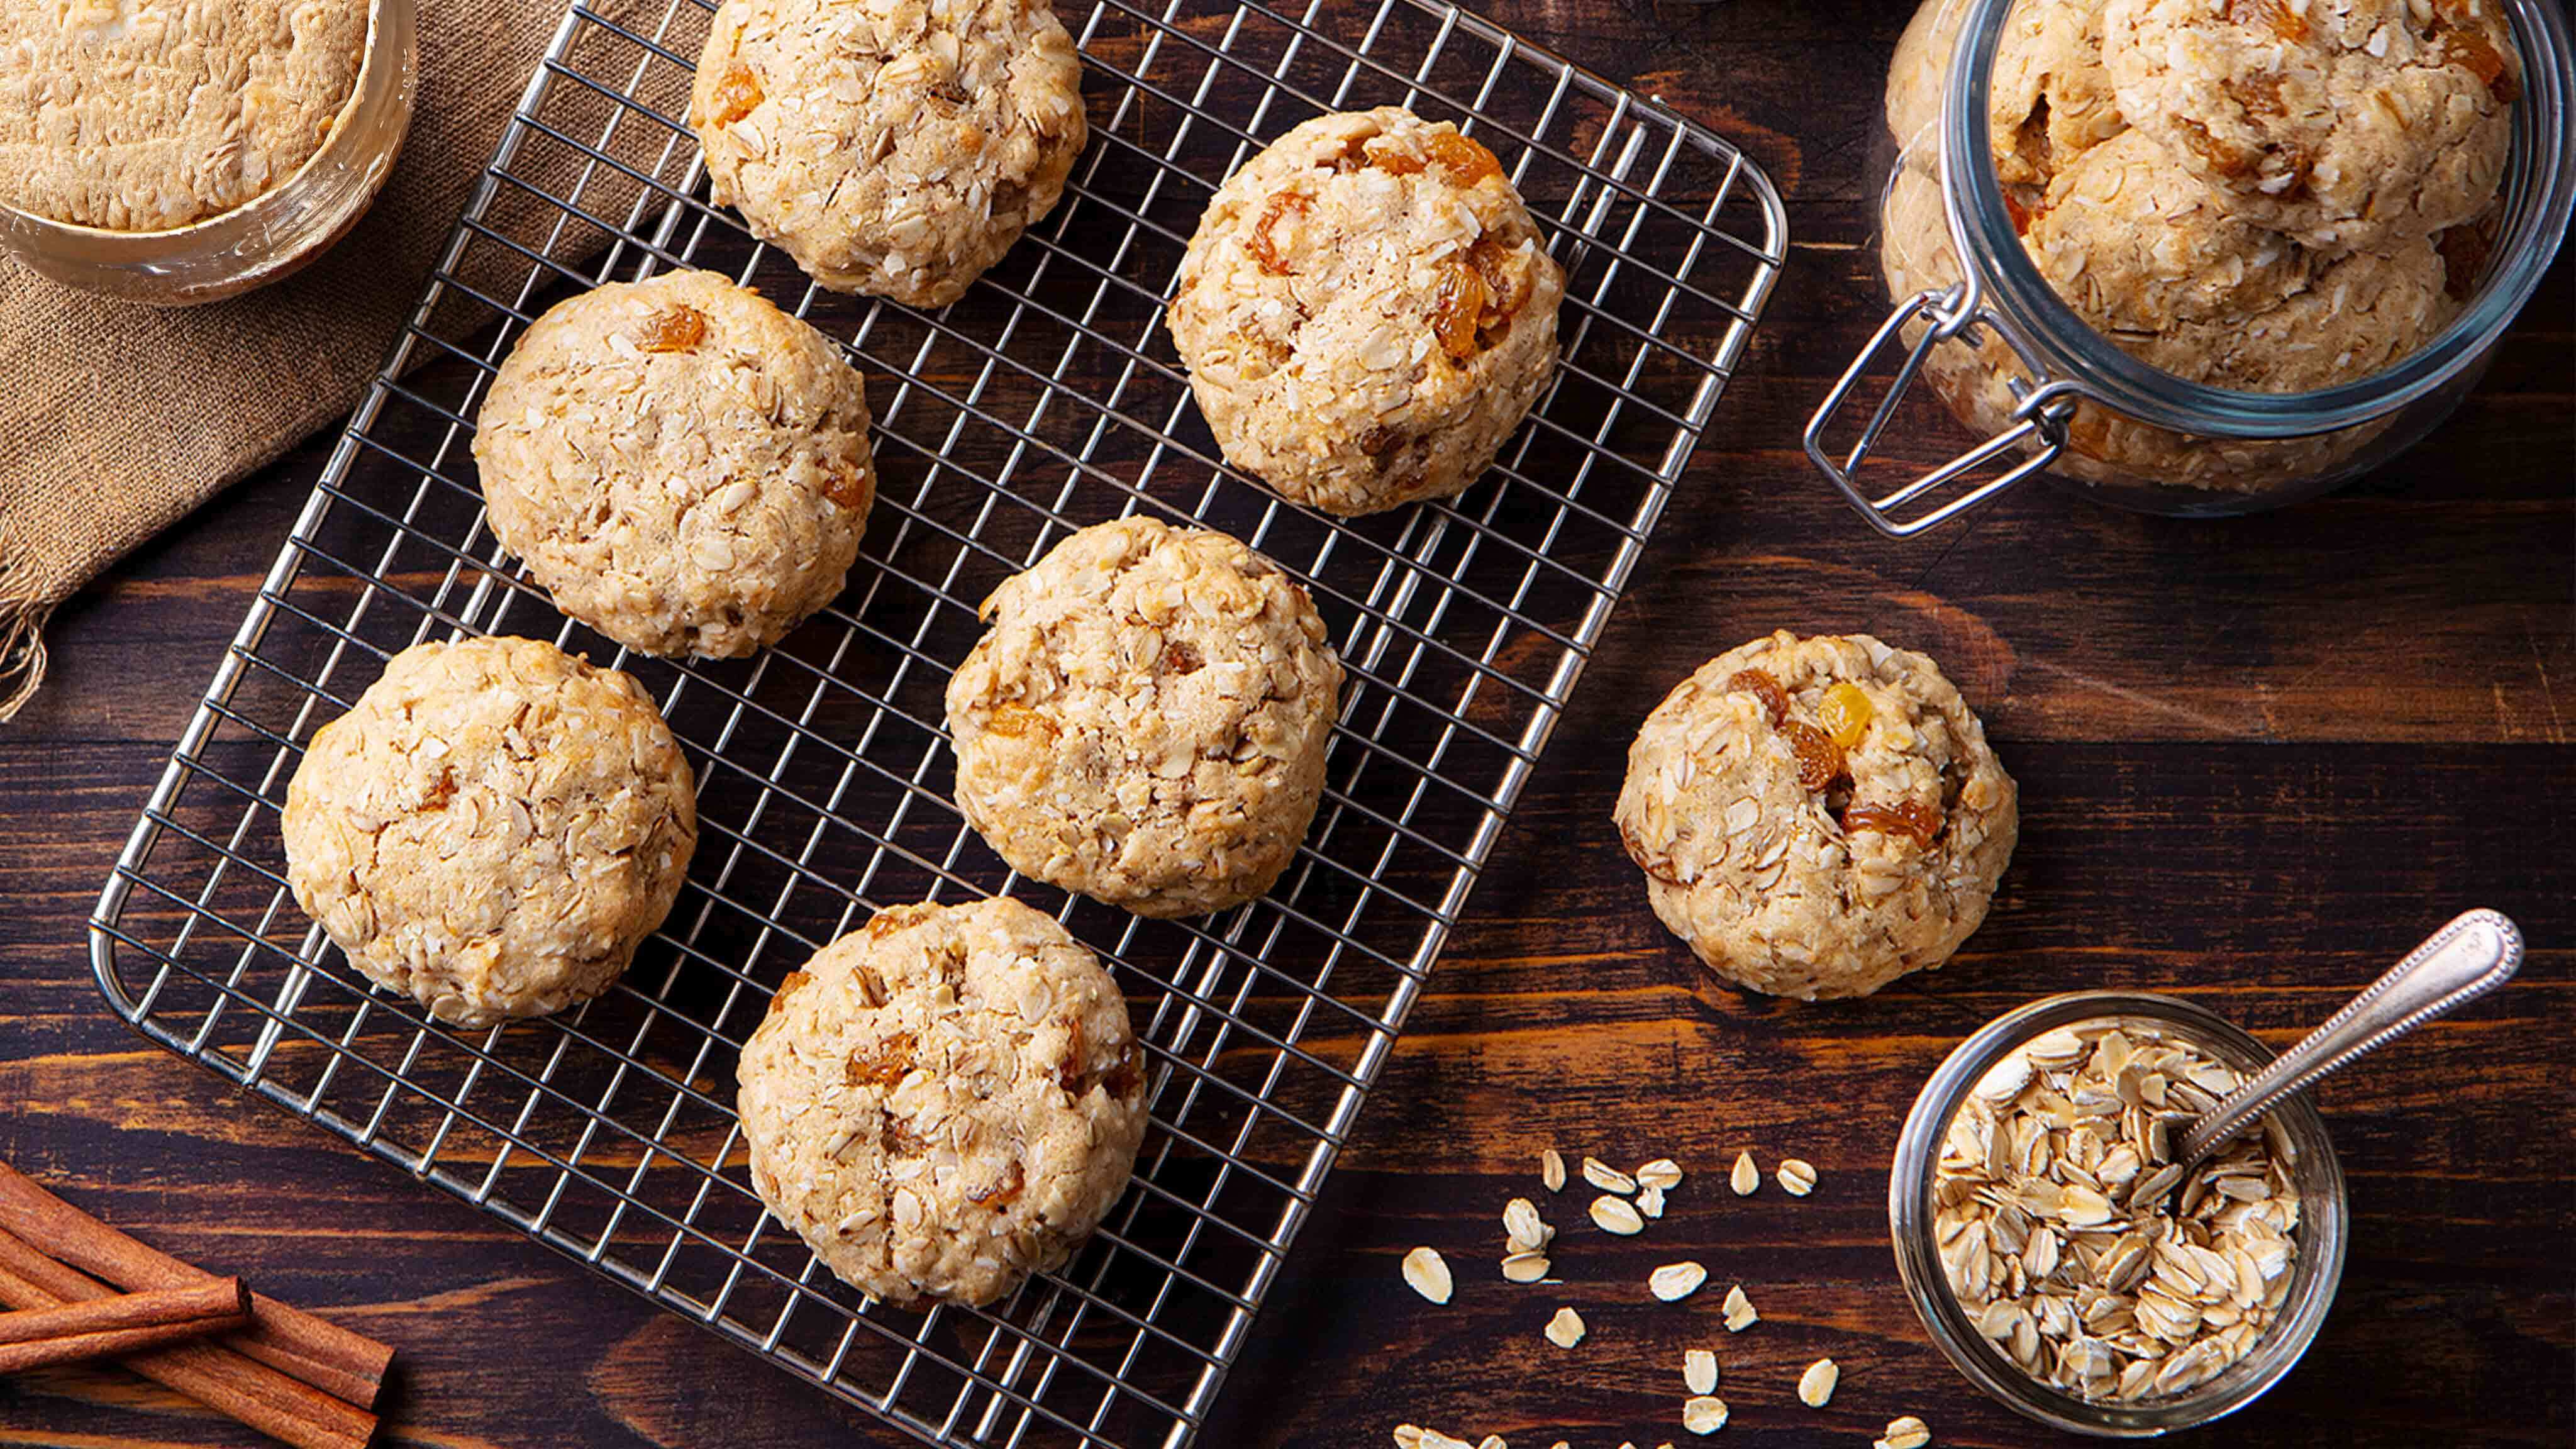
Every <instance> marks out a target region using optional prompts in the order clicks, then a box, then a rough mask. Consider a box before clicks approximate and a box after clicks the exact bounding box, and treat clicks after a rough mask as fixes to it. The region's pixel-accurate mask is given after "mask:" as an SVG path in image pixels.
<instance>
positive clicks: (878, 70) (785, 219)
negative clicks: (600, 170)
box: [689, 0, 1088, 307]
mask: <svg viewBox="0 0 2576 1449" xmlns="http://www.w3.org/2000/svg"><path fill="white" fill-rule="evenodd" d="M689 126H690V129H692V130H694V131H696V132H697V134H698V141H699V144H700V145H702V146H704V147H705V149H706V157H707V178H708V181H709V184H710V186H711V188H712V190H713V192H714V194H715V199H716V201H717V203H718V204H719V205H724V206H731V207H734V208H737V209H738V210H740V211H741V212H742V215H743V219H744V220H745V221H747V222H749V223H750V224H751V229H752V230H753V231H755V232H757V233H759V234H760V236H761V237H762V238H763V239H764V240H767V241H770V242H774V243H776V244H777V245H778V246H780V247H781V248H783V249H785V251H786V252H787V254H788V255H789V256H792V257H794V258H795V259H796V263H797V265H798V266H801V267H803V268H804V269H805V272H806V274H807V275H808V276H811V277H812V278H813V279H814V280H815V281H817V282H820V283H822V284H823V285H824V286H826V287H830V288H832V289H833V290H834V291H840V292H867V293H871V294H874V295H876V296H881V297H891V298H893V299H894V300H896V301H898V302H902V303H906V304H908V305H910V306H915V307H940V306H945V305H947V304H948V303H950V302H954V301H956V300H957V299H958V298H959V297H960V296H962V295H964V293H965V291H966V288H967V285H968V284H969V283H971V282H973V281H974V280H975V279H976V278H977V277H979V276H982V275H983V274H984V269H985V268H987V267H990V266H991V265H993V263H995V262H997V261H999V260H1001V258H1002V253H1004V252H1006V251H1008V250H1010V247H1011V243H1013V242H1015V241H1017V240H1019V237H1020V233H1021V232H1023V231H1025V230H1027V229H1028V227H1029V226H1030V225H1031V224H1032V223H1034V222H1035V221H1037V220H1038V219H1039V218H1040V217H1043V216H1045V215H1046V214H1047V212H1048V211H1049V210H1050V209H1051V208H1053V207H1054V205H1055V203H1056V198H1057V197H1058V196H1060V195H1061V194H1062V193H1063V191H1064V180H1065V177H1066V176H1067V175H1069V174H1071V172H1072V170H1073V163H1074V159H1075V158H1076V157H1078V156H1080V155H1081V154H1082V146H1083V142H1084V140H1085V139H1086V137H1087V136H1088V132H1087V130H1086V129H1085V123H1084V120H1083V114H1082V61H1081V58H1080V57H1079V56H1078V55H1076V54H1075V52H1074V48H1073V39H1072V37H1070V36H1068V35H1066V34H1065V31H1064V26H1063V24H1062V23H1061V22H1060V21H1058V20H1057V19H1056V16H1055V10H1054V9H1053V7H1051V6H1050V5H1049V4H1048V3H1047V0H725V3H724V5H723V7H722V8H721V9H719V10H717V12H716V17H715V21H714V28H713V29H712V30H710V31H709V32H708V35H707V44H706V50H705V52H704V53H703V54H702V55H701V56H700V57H699V60H698V74H697V83H696V85H695V86H694V87H693V88H692V90H691V91H690V94H689Z"/></svg>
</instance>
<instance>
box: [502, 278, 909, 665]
mask: <svg viewBox="0 0 2576 1449" xmlns="http://www.w3.org/2000/svg"><path fill="white" fill-rule="evenodd" d="M474 460H475V463H476V465H477V467H478V468H479V470H480V472H481V474H482V479H483V497H484V502H485V504H486V505H487V506H488V507H489V509H490V516H491V523H492V533H493V536H494V537H496V538H498V539H499V540H500V541H501V546H502V547H503V548H506V549H508V550H509V551H510V552H511V553H513V554H516V555H518V556H519V557H520V558H521V559H524V560H525V561H526V562H527V565H528V572H529V574H530V575H532V576H533V577H534V578H535V579H536V581H537V582H538V583H540V584H543V585H545V587H546V590H547V591H548V592H549V593H551V594H552V595H553V596H554V600H555V605H556V607H558V608H560V609H562V610H563V611H564V612H565V613H567V614H570V615H571V616H573V617H574V618H576V619H579V620H581V621H582V622H583V623H585V624H588V625H590V626H591V627H592V628H594V629H597V630H598V631H599V632H600V633H602V634H605V635H607V636H608V637H609V638H611V639H614V640H616V641H617V642H618V643H620V644H624V645H626V646H628V647H629V648H633V649H641V650H643V651H644V652H645V653H648V654H664V655H679V654H697V655H705V656H710V657H716V658H730V657H734V656H738V655H744V654H750V653H752V652H754V651H756V650H759V649H763V648H766V647H768V646H769V645H771V644H774V643H776V642H777V641H778V640H779V639H781V638H783V637H784V636H785V635H786V634H787V632H788V631H789V630H790V629H793V628H795V627H796V625H797V624H798V623H800V622H802V621H803V620H804V619H805V618H806V617H807V616H809V615H811V614H812V613H814V611H815V610H817V609H820V608H822V607H823V606H824V605H826V604H828V603H830V602H831V601H832V600H833V599H834V598H835V597H836V596H838V595H839V594H840V592H841V586H842V584H843V583H844V581H846V580H847V578H848V576H849V571H850V564H851V563H852V561H853V560H855V559H856V558H857V557H858V553H859V537H860V535H861V534H862V533H864V532H865V531H866V529H867V519H868V509H869V507H870V505H871V504H872V503H873V502H874V501H875V498H876V463H875V460H874V458H873V456H872V455H871V453H870V451H869V447H868V403H867V396H866V391H865V389H864V388H863V386H862V385H861V383H860V381H859V374H858V371H857V370H856V369H855V368H853V367H851V366H850V364H849V362H848V361H847V360H846V359H845V358H843V357H842V355H841V351H840V349H839V348H838V347H836V346H834V345H833V344H832V342H831V341H830V340H829V339H828V338H826V337H824V336H823V335H822V334H821V333H819V332H817V331H815V330H814V329H813V328H811V327H808V326H806V325H805V324H804V323H802V322H799V321H797V320H796V319H795V318H793V317H790V316H788V315H787V314H786V313H784V312H781V311H779V310H778V309H777V308H776V307H773V306H771V305H770V304H769V303H768V302H766V301H763V300H762V299H761V297H760V296H759V294H757V293H755V292H752V291H749V290H748V289H745V288H742V287H738V286H735V285H734V284H733V283H732V282H730V281H728V280H726V279H725V278H723V277H719V276H717V275H715V274H714V273H712V272H665V273H663V274H661V275H660V276H657V277H653V278H651V279H649V280H646V281H642V282H626V283H612V284H610V285H608V286H605V287H600V288H598V289H596V290H594V291H590V292H585V293H583V294H582V295H581V296H578V297H575V298H572V299H571V300H569V301H566V302H563V303H559V304H558V305H556V306H555V307H553V308H551V309H549V310H548V311H547V312H546V314H545V315H544V316H542V317H540V318H538V319H537V321H536V323H535V325H534V326H531V327H530V328H529V329H528V330H527V333H526V334H525V335H524V336H522V337H521V338H520V339H519V341H518V344H517V345H516V346H515V347H513V348H512V349H511V351H510V355H509V357H508V358H507V359H505V360H504V361H503V362H502V364H501V370H500V372H499V374H498V375H496V376H495V377H494V378H493V379H492V388H491V391H490V392H489V393H488V394H487V395H486V396H485V398H484V400H483V409H482V412H481V413H480V414H479V415H478V416H477V417H476V419H475V432H474Z"/></svg>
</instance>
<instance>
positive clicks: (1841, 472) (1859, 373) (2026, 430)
mask: <svg viewBox="0 0 2576 1449" xmlns="http://www.w3.org/2000/svg"><path fill="white" fill-rule="evenodd" d="M1917 321H1920V322H1922V323H1925V324H1926V325H1925V327H1924V328H1923V334H1922V336H1920V337H1918V338H1916V339H1915V340H1914V342H1913V343H1912V344H1911V345H1910V346H1908V345H1907V344H1905V343H1904V341H1903V339H1904V334H1905V329H1906V327H1907V325H1908V324H1910V323H1913V322H1917ZM1978 329H1992V330H1993V332H1994V333H1995V335H1996V336H1998V337H2001V338H2002V339H2003V340H2004V343H2005V345H2006V346H2008V347H2010V348H2011V349H2012V350H2013V353H2014V355H2015V356H2017V357H2018V358H2020V359H2021V363H2022V367H2023V369H2024V370H2025V372H2026V373H2027V374H2028V375H2029V377H2030V378H2033V379H2036V381H2035V382H2025V381H2023V380H2022V379H2020V378H2015V379H2012V380H2011V381H2010V384H2009V385H2010V386H2011V388H2012V390H2013V393H2014V396H2015V398H2016V402H2015V405H2014V408H2013V413H2012V425H2011V426H2010V427H2008V428H2006V429H2004V430H2003V431H2002V432H2000V433H1997V434H1995V435H1994V436H1993V437H1990V438H1988V439H1986V440H1985V441H1984V442H1981V443H1979V444H1977V445H1976V446H1975V447H1972V448H1970V449H1968V450H1967V451H1966V452H1964V453H1961V454H1959V455H1958V456H1957V457H1954V458H1952V459H1951V460H1950V461H1948V462H1946V463H1943V464H1941V465H1940V466H1939V467H1937V468H1934V469H1932V470H1931V471H1930V472H1927V473H1925V474H1923V475H1922V476H1920V477H1918V478H1916V479H1914V481H1912V482H1910V483H1907V484H1904V485H1902V486H1901V487H1898V488H1896V489H1894V490H1892V491H1890V492H1887V493H1883V494H1880V495H1878V496H1876V497H1872V496H1871V495H1870V493H1869V492H1868V491H1867V490H1866V489H1864V488H1863V487H1862V486H1861V484H1860V482H1859V481H1858V475H1859V474H1860V471H1861V468H1862V465H1863V464H1865V463H1866V462H1868V460H1869V456H1870V453H1871V452H1872V450H1874V449H1875V448H1876V447H1877V446H1878V442H1879V439H1880V437H1881V436H1882V435H1883V434H1884V433H1885V432H1886V431H1887V426H1888V423H1889V422H1890V421H1891V420H1892V419H1894V417H1895V416H1896V408H1897V404H1898V403H1900V402H1902V401H1903V400H1904V398H1905V394H1906V392H1907V390H1908V389H1910V388H1911V387H1912V386H1913V385H1914V382H1915V380H1916V379H1917V378H1919V377H1920V376H1921V375H1922V372H1923V364H1924V359H1925V358H1927V357H1929V356H1930V355H1931V352H1932V349H1933V348H1935V347H1938V346H1940V345H1941V344H1943V343H1945V342H1949V341H1951V340H1953V339H1961V340H1962V342H1963V345H1966V344H1969V343H1973V342H1974V340H1975V338H1974V334H1975V332H1976V331H1977V330H1978ZM1900 346H1902V347H1905V360H1904V361H1903V362H1901V363H1899V364H1898V365H1897V368H1896V378H1895V381H1894V382H1893V383H1892V384H1891V385H1890V386H1889V388H1888V390H1887V396H1886V397H1884V398H1882V399H1880V400H1879V404H1878V407H1877V409H1876V410H1875V411H1873V412H1872V413H1871V414H1870V417H1869V421H1868V423H1867V424H1866V425H1865V426H1864V427H1862V429H1861V431H1860V437H1859V438H1858V439H1857V440H1856V441H1855V442H1853V444H1852V445H1851V447H1850V448H1849V449H1848V450H1847V451H1844V452H1843V453H1842V454H1841V455H1840V456H1839V458H1838V457H1837V456H1836V455H1835V453H1834V451H1833V450H1832V449H1830V448H1828V447H1827V446H1826V443H1825V434H1826V432H1827V431H1828V430H1829V429H1830V428H1831V427H1832V426H1833V422H1834V419H1835V417H1836V416H1837V415H1838V414H1840V413H1841V412H1842V410H1843V409H1844V407H1845V406H1847V405H1848V404H1849V403H1850V401H1851V398H1852V394H1853V392H1854V391H1855V390H1856V389H1857V388H1858V387H1859V385H1860V381H1861V379H1862V378H1863V377H1865V376H1867V375H1869V373H1870V372H1871V371H1872V370H1873V369H1874V368H1875V367H1876V366H1877V365H1878V364H1879V362H1880V359H1881V358H1882V357H1883V356H1884V355H1885V354H1887V353H1888V352H1890V351H1891V350H1892V349H1894V348H1897V347H1900ZM2081 391H2082V390H2081V389H2080V388H2079V387H2077V386H2076V385H2075V384H2074V383H2071V382H2065V381H2061V380H2056V379H2051V378H2049V377H2047V376H2046V375H2045V374H2044V373H2043V372H2042V371H2041V370H2040V368H2039V366H2038V365H2037V364H2036V363H2035V362H2033V361H2032V359H2031V356H2030V353H2029V352H2028V351H2027V350H2026V349H2025V348H2023V346H2022V345H2021V343H2020V341H2019V340H2018V339H2016V338H2015V337H2014V336H2013V333H2012V329H2011V328H2009V327H2005V326H2002V325H2001V324H2000V323H1999V322H1998V321H1997V319H1996V318H1995V315H1994V313H1993V312H1992V311H1990V310H1989V309H1987V308H1986V307H1985V306H1984V305H1983V304H1982V302H1981V300H1980V299H1979V297H1978V295H1977V288H1976V287H1975V285H1974V284H1973V283H1972V282H1962V283H1960V284H1959V285H1957V286H1954V287H1951V288H1950V289H1948V290H1947V291H1928V290H1927V291H1923V292H1918V293H1916V294H1915V295H1914V296H1913V297H1911V298H1908V299H1906V300H1905V301H1902V302H1899V303H1898V304H1897V306H1896V310H1895V311H1893V312H1891V313H1889V314H1888V318H1887V320H1886V321H1885V322H1884V323H1881V324H1880V326H1879V329H1878V331H1877V333H1876V334H1875V335H1873V336H1872V337H1871V338H1870V340H1869V345H1868V346H1866V347H1863V348H1862V349H1861V351H1860V355H1859V356H1858V357H1855V358H1853V359H1852V364H1851V366H1850V367H1848V368H1846V369H1844V371H1843V375H1842V378H1841V380H1840V381H1838V382H1836V383H1835V384H1834V388H1833V391H1831V392H1829V393H1827V394H1826V395H1825V400H1824V402H1823V403H1821V404H1820V405H1818V407H1817V408H1816V414H1815V416H1814V417H1812V418H1810V419H1808V420H1807V431H1806V436H1805V441H1806V445H1807V456H1808V458H1810V459H1812V460H1813V461H1814V463H1815V465H1816V466H1817V467H1818V468H1820V469H1822V470H1824V474H1825V476H1826V477H1828V478H1831V479H1833V480H1834V486H1835V487H1837V488H1839V489H1841V490H1842V494H1843V497H1844V498H1845V499H1847V500H1849V501H1850V503H1851V505H1852V507H1854V508H1856V509H1858V510H1860V515H1861V517H1863V518H1866V519H1868V520H1869V522H1870V526H1871V527H1873V528H1876V529H1877V530H1878V531H1879V532H1881V533H1883V534H1886V535H1887V536H1888V537H1890V538H1910V537H1912V536H1913V535H1915V534H1918V533H1921V532H1923V531H1924V530H1926V529H1930V528H1935V527H1938V526H1939V525H1941V524H1943V523H1946V522H1948V521H1949V520H1951V519H1953V518H1956V517H1958V516H1959V515H1960V514H1962V513H1965V512H1967V511H1968V510H1969V509H1971V508H1974V507H1976V506H1977V505H1978V504H1980V503H1983V502H1985V501H1986V500H1987V499H1990V498H1992V497H1994V496H1995V495H1996V494H1998V493H2001V492H2003V491H2004V490H2005V489H2007V488H2010V487H2011V486H2013V485H2014V484H2016V483H2018V482H2020V481H2022V480H2023V479H2024V478H2027V477H2029V476H2031V475H2032V474H2034V473H2037V472H2040V471H2042V470H2043V469H2045V468H2047V467H2048V465H2049V464H2051V463H2053V462H2055V461H2056V460H2057V455H2058V454H2059V453H2061V452H2063V451H2065V448H2066V426H2067V422H2068V420H2069V419H2070V418H2072V417H2073V416H2074V414H2075V404H2076V401H2077V398H2078V397H2079V396H2080V395H2081ZM2024 448H2028V449H2030V451H2029V453H2028V455H2027V456H2025V457H2023V458H2022V459H2020V460H2019V461H2018V462H2015V463H2014V464H2013V465H2012V466H2011V467H2009V468H2006V469H2005V470H2004V471H2002V472H2000V473H1997V474H1995V475H1994V476H1992V477H1990V478H1986V479H1983V480H1982V481H1980V480H1978V479H1976V478H1975V477H1974V475H1975V474H1976V473H1977V472H1978V470H1980V469H1982V468H1984V467H1986V466H1987V465H1988V464H1991V463H1993V462H1995V461H1996V460H1998V459H2001V458H2003V457H2005V456H2007V455H2008V454H2011V453H2013V452H2014V451H2016V450H2020V449H2024ZM1962 480H1965V486H1963V487H1961V488H1958V489H1955V490H1952V491H1949V492H1947V493H1946V494H1945V493H1944V491H1943V490H1945V489H1950V488H1951V485H1952V484H1957V483H1961V482H1962ZM1918 502H1921V503H1922V504H1923V506H1922V507H1921V508H1920V509H1919V510H1917V511H1915V512H1914V513H1913V514H1912V515H1911V516H1900V512H1901V511H1902V510H1904V509H1906V508H1907V506H1908V505H1910V504H1915V503H1918Z"/></svg>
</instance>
